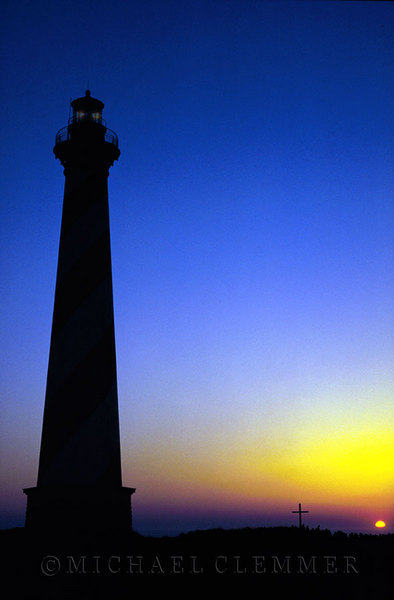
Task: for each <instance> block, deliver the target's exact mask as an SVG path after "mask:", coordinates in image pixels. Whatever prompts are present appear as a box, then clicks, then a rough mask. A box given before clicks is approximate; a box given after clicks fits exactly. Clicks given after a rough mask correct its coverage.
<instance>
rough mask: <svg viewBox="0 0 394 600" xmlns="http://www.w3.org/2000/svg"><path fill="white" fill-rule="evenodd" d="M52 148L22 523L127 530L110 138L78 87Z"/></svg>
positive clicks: (114, 148)
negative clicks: (38, 418)
mask: <svg viewBox="0 0 394 600" xmlns="http://www.w3.org/2000/svg"><path fill="white" fill-rule="evenodd" d="M71 106H72V117H71V118H70V120H69V124H68V126H67V127H64V128H63V129H61V130H60V131H59V132H58V133H57V135H56V143H55V147H54V149H53V151H54V154H55V156H56V158H58V159H59V160H60V162H61V164H62V165H63V167H64V175H65V188H64V200H63V216H62V225H61V234H60V246H59V258H58V269H57V279H56V292H55V303H54V311H53V321H52V334H51V345H50V353H49V364H48V376H47V386H46V396H45V408H44V419H43V428H42V438H41V451H40V460H39V469H38V480H37V487H34V488H27V489H24V492H25V494H26V495H27V510H26V528H29V529H40V530H51V531H59V530H60V531H61V530H66V531H69V532H70V531H74V532H81V533H83V532H93V531H97V532H108V533H109V532H119V531H124V532H126V531H130V530H131V526H132V523H131V495H132V494H133V493H134V491H135V490H134V489H133V488H126V487H123V486H122V476H121V457H120V437H119V417H118V397H117V380H116V356H115V334H114V315H113V295H112V273H111V250H110V231H109V210H108V187H107V178H108V174H109V168H110V167H111V166H112V165H113V163H114V161H115V160H117V159H118V158H119V154H120V152H119V148H118V138H117V136H116V134H115V133H114V132H112V131H111V130H109V129H107V127H106V125H105V122H104V121H103V119H102V110H103V107H104V104H103V103H102V102H101V101H100V100H97V99H95V98H92V97H91V95H90V92H89V90H88V91H87V92H86V94H85V96H84V97H82V98H78V99H76V100H74V101H73V102H71Z"/></svg>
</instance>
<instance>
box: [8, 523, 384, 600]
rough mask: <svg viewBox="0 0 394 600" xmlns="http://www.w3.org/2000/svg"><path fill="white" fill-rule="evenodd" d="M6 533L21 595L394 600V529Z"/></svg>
mask: <svg viewBox="0 0 394 600" xmlns="http://www.w3.org/2000/svg"><path fill="white" fill-rule="evenodd" d="M0 539H1V547H2V552H3V557H4V558H3V560H2V566H3V569H4V574H5V578H6V579H7V580H8V581H9V584H10V586H11V587H10V589H11V590H12V597H15V598H43V599H44V598H45V599H46V598H48V599H56V600H57V599H58V598H59V599H63V598H64V599H66V598H70V599H71V598H75V599H79V598H81V599H82V598H83V599H84V600H85V599H89V598H92V599H93V598H95V599H96V598H108V599H111V600H112V599H115V600H117V599H119V600H120V599H130V598H131V597H132V596H133V594H134V593H135V591H136V590H141V589H144V588H146V589H147V590H151V591H152V592H153V591H154V590H156V591H157V593H159V594H162V593H163V591H165V592H166V593H167V592H168V591H169V592H170V593H171V594H172V595H177V593H178V592H179V593H180V595H182V596H183V597H184V596H185V595H186V596H189V595H192V594H193V593H197V592H198V593H201V594H205V593H206V594H210V593H212V592H213V589H215V590H218V591H220V590H222V592H223V593H226V590H228V592H232V591H237V593H238V594H239V593H241V594H242V593H244V594H245V595H246V597H247V598H249V597H253V596H254V595H255V593H256V591H257V590H258V594H259V597H260V598H265V597H267V598H271V597H275V596H276V595H278V596H280V597H281V596H282V595H284V597H285V596H289V597H291V598H300V599H301V598H335V599H339V598H348V599H353V598H354V599H358V598H363V599H365V600H367V599H370V598H371V599H372V598H379V599H385V598H389V590H390V584H391V582H390V572H391V563H390V556H391V551H392V543H393V535H390V534H384V535H364V534H345V533H343V532H340V531H339V532H335V533H331V532H330V531H329V530H320V529H319V528H317V529H309V528H301V529H299V528H297V527H272V528H246V529H234V530H223V529H211V530H207V531H194V532H190V533H187V534H181V535H179V536H177V537H162V538H153V537H144V536H142V535H139V534H137V533H133V534H131V535H126V536H124V537H119V536H118V537H111V536H109V537H104V536H101V537H100V536H96V537H95V538H92V536H87V537H85V538H84V537H83V536H81V537H80V538H79V539H75V537H74V536H69V537H68V536H67V535H66V534H63V535H62V536H61V537H60V536H59V535H58V534H55V533H54V532H52V533H50V534H46V535H44V534H40V535H38V534H34V535H33V534H29V533H28V532H26V531H25V530H24V529H13V530H5V531H2V532H1V535H0ZM141 586H143V587H142V588H141ZM252 590H254V592H253V594H252ZM189 591H190V594H189ZM10 597H11V596H10Z"/></svg>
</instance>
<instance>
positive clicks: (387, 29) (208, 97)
mask: <svg viewBox="0 0 394 600" xmlns="http://www.w3.org/2000/svg"><path fill="white" fill-rule="evenodd" d="M0 27H1V36H0V37H1V71H2V73H1V75H2V77H1V80H2V83H1V105H2V110H1V113H0V119H1V132H2V139H3V143H2V146H1V153H2V155H1V159H2V160H1V164H2V176H1V179H0V186H1V196H0V197H1V265H2V278H1V281H2V286H1V315H2V318H1V330H0V335H1V339H2V350H3V351H2V353H1V354H2V356H1V363H0V367H1V383H0V385H1V414H2V425H1V456H2V458H1V471H2V473H1V481H2V485H1V490H2V491H1V498H0V501H1V502H0V509H1V515H2V517H1V521H0V526H1V527H9V526H14V525H23V522H24V511H25V505H26V498H25V496H24V495H23V493H22V491H21V490H22V488H23V487H29V486H34V485H35V484H36V476H37V468H38V455H39V446H40V436H41V423H42V414H43V404H44V396H45V383H46V370H47V362H48V353H49V341H50V330H51V320H52V310H53V300H54V290H55V278H56V263H57V252H58V243H59V233H60V221H61V210H62V198H63V186H64V176H63V173H62V168H61V165H60V163H59V162H58V161H56V160H55V158H54V156H53V153H52V148H53V145H54V136H55V134H56V131H57V130H58V129H60V128H61V127H63V126H65V125H66V124H67V119H68V113H69V102H70V99H71V98H76V97H79V96H82V95H84V93H85V90H86V88H87V87H88V86H89V88H90V89H91V91H92V95H93V96H95V97H97V98H99V99H101V100H102V101H103V102H104V103H105V108H104V118H105V119H106V120H107V123H108V126H109V127H110V128H111V129H113V130H115V131H116V132H117V134H118V136H119V144H120V150H121V156H120V159H119V162H118V163H116V164H115V165H114V166H113V168H112V169H111V174H110V178H109V193H110V216H111V240H112V260H113V278H114V303H115V327H116V343H117V362H118V389H119V408H120V418H121V439H122V464H123V482H124V485H128V486H133V487H136V488H137V492H136V494H135V496H134V497H133V499H134V503H133V506H134V523H135V528H136V529H137V530H138V531H144V532H146V531H167V532H173V533H176V532H178V531H180V530H183V531H186V530H190V529H195V528H203V527H216V526H223V527H237V526H245V525H250V526H257V525H272V524H280V525H290V524H296V523H297V517H296V515H292V514H291V510H295V509H296V508H297V505H298V503H299V502H302V503H303V504H304V505H305V508H306V509H309V510H310V513H309V515H306V516H305V523H307V524H309V525H311V526H317V525H320V526H321V527H329V528H331V529H343V530H352V531H372V530H374V527H373V524H374V522H375V521H376V520H378V519H383V520H385V521H386V522H387V523H388V528H387V529H386V530H391V531H393V530H394V529H393V525H392V523H393V514H392V505H393V503H392V501H393V465H394V458H393V425H394V415H393V375H392V373H393V369H392V367H393V357H394V351H393V350H394V349H393V324H394V323H393V291H394V281H393V258H394V256H393V249H394V243H393V242H394V239H393V238H394V235H393V216H394V215H393V213H394V205H393V192H394V181H393V163H392V158H393V152H392V150H393V146H392V144H393V133H394V127H393V125H394V117H393V97H394V6H393V4H392V3H386V2H335V1H329V2H319V1H317V2H311V1H310V2H296V1H293V2H292V1H288V2H280V1H276V2H264V1H257V0H255V1H252V0H209V1H204V0H188V1H187V2H185V1H183V0H178V1H177V0H143V1H142V0H140V1H138V2H133V1H130V2H121V1H118V0H115V1H112V2H108V1H100V0H95V1H94V2H93V0H87V1H84V2H77V1H75V0H74V1H73V0H71V1H70V0H68V1H67V2H65V1H63V0H60V1H59V0H57V1H56V2H55V1H53V2H51V1H48V0H46V1H41V0H34V1H27V0H18V1H17V2H14V1H10V0H6V1H5V2H3V3H2V22H1V25H0Z"/></svg>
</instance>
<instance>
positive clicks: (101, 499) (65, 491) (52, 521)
mask: <svg viewBox="0 0 394 600" xmlns="http://www.w3.org/2000/svg"><path fill="white" fill-rule="evenodd" d="M23 491H24V493H25V494H26V495H27V508H26V521H25V528H26V529H28V530H30V531H37V532H42V533H54V534H58V533H66V534H67V535H89V534H99V535H100V534H105V535H108V534H115V535H116V534H118V535H119V534H126V533H130V532H131V531H132V510H131V496H132V494H133V493H134V492H135V489H134V488H128V487H122V486H120V487H116V488H102V487H96V486H53V487H52V486H51V487H49V486H48V487H44V486H43V487H34V488H25V489H24V490H23Z"/></svg>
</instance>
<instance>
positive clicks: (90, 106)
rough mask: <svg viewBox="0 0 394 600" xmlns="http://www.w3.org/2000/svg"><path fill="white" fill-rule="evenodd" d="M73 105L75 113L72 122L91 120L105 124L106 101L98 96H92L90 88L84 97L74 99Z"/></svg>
mask: <svg viewBox="0 0 394 600" xmlns="http://www.w3.org/2000/svg"><path fill="white" fill-rule="evenodd" d="M71 106H72V109H73V114H72V117H71V119H70V123H79V122H81V121H90V122H94V123H99V124H100V125H104V123H103V119H102V114H103V108H104V103H103V102H101V101H100V100H97V99H96V98H92V97H91V95H90V91H89V90H86V92H85V96H83V97H82V98H77V99H76V100H73V101H72V102H71Z"/></svg>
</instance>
